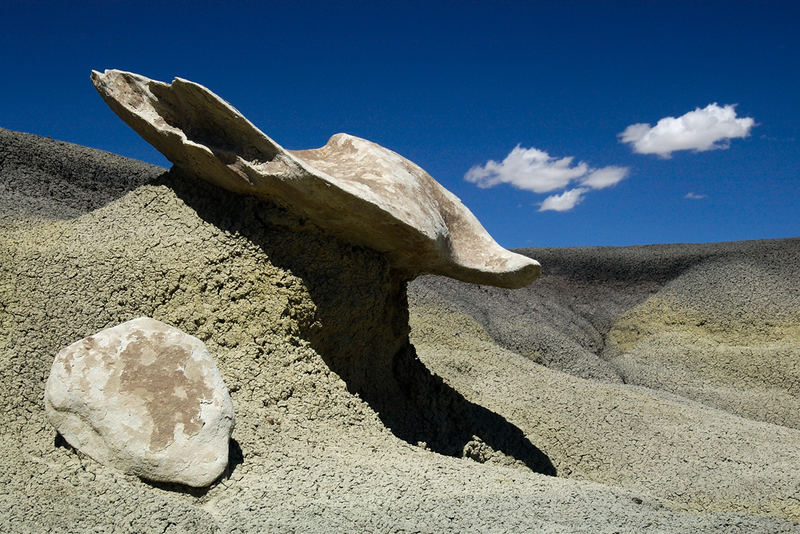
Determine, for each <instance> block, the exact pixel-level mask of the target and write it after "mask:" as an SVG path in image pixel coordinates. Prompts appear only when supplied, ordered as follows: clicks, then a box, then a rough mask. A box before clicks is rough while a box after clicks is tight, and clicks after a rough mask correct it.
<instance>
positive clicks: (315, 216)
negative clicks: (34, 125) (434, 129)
mask: <svg viewBox="0 0 800 534" xmlns="http://www.w3.org/2000/svg"><path fill="white" fill-rule="evenodd" d="M92 81H93V82H94V85H95V87H96V88H97V90H98V91H99V92H100V94H101V95H102V97H103V98H104V99H105V101H106V102H107V103H108V105H109V106H110V107H111V109H113V110H114V112H115V113H117V115H119V116H120V117H121V118H122V119H123V120H124V121H125V122H126V123H128V124H129V125H130V126H131V127H132V128H133V129H134V130H136V131H137V132H138V133H139V134H140V135H141V136H142V137H144V139H145V140H147V141H148V142H149V143H151V144H152V145H153V146H154V147H156V148H157V149H158V150H159V151H161V152H162V153H163V154H164V155H165V156H166V157H167V158H168V159H169V160H170V161H172V162H173V163H174V164H175V165H176V167H178V168H180V169H182V170H184V171H187V172H188V173H190V174H193V175H196V176H199V177H201V178H203V179H205V180H208V181H210V182H212V183H215V184H217V185H219V186H221V187H224V188H226V189H229V190H231V191H234V192H237V193H245V194H252V195H255V196H258V197H262V198H267V199H270V200H271V201H273V202H276V203H278V204H280V205H282V206H284V207H286V208H288V209H290V210H291V211H293V212H295V213H296V214H298V215H300V216H301V217H305V218H307V219H309V220H310V221H312V222H313V223H314V224H316V225H317V226H319V227H321V228H323V229H324V230H326V231H329V232H332V233H334V234H335V235H337V236H338V237H340V238H342V239H344V240H345V241H348V242H350V243H354V244H357V245H362V246H367V247H369V248H372V249H375V250H378V251H379V252H383V253H384V254H386V255H387V257H388V258H389V260H390V262H391V264H392V267H393V268H394V269H395V270H396V271H398V272H400V273H401V274H402V275H403V276H404V277H406V278H408V279H411V278H414V277H415V276H417V275H419V274H422V273H434V274H441V275H445V276H450V277H453V278H457V279H459V280H463V281H467V282H474V283H479V284H488V285H495V286H501V287H508V288H517V287H522V286H525V285H527V284H529V283H530V282H531V281H533V280H534V279H535V278H536V277H537V276H538V275H539V271H540V268H539V264H538V263H537V262H536V261H535V260H532V259H530V258H527V257H525V256H521V255H519V254H515V253H513V252H510V251H508V250H506V249H504V248H503V247H501V246H500V245H498V244H497V243H496V242H495V241H494V240H493V239H492V237H491V236H490V235H489V234H488V233H487V232H486V230H485V229H484V228H483V227H482V226H481V224H480V223H479V222H478V220H477V219H476V218H475V216H474V215H473V214H472V213H471V212H470V211H469V210H468V209H467V208H466V207H465V206H464V205H463V204H462V203H461V201H460V200H459V199H458V198H457V197H456V196H455V195H453V194H452V193H450V192H449V191H447V190H446V189H445V188H443V187H442V186H441V185H439V184H438V183H437V182H436V180H434V179H433V178H432V177H431V176H430V175H429V174H428V173H426V172H425V171H424V170H423V169H421V168H420V167H419V166H417V165H415V164H414V163H412V162H411V161H408V160H407V159H405V158H403V157H402V156H400V155H398V154H396V153H395V152H392V151H391V150H388V149H386V148H383V147H381V146H380V145H377V144H375V143H372V142H370V141H366V140H364V139H360V138H358V137H353V136H351V135H347V134H337V135H334V136H333V137H331V138H330V140H329V141H328V144H326V145H325V146H323V147H322V148H317V149H311V150H299V151H291V150H285V149H284V148H283V147H281V146H280V145H278V144H277V143H276V142H275V141H273V140H272V139H270V138H269V137H267V136H266V135H265V134H263V133H262V132H261V131H260V130H258V128H256V127H255V126H254V125H253V124H252V123H250V122H249V121H248V120H247V119H246V118H245V117H244V116H243V115H242V114H241V113H239V112H238V111H237V110H236V109H234V108H233V107H232V106H231V105H230V104H228V103H227V102H225V101H224V100H222V99H221V98H219V97H218V96H217V95H215V94H214V93H212V92H211V91H209V90H208V89H206V88H205V87H203V86H201V85H198V84H196V83H193V82H190V81H188V80H183V79H181V78H176V79H175V80H174V81H173V82H172V83H171V84H166V83H163V82H158V81H155V80H151V79H149V78H146V77H144V76H140V75H137V74H133V73H129V72H122V71H118V70H107V71H105V72H104V73H99V72H96V71H93V72H92Z"/></svg>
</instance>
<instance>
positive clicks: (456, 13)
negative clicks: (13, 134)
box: [0, 0, 800, 247]
mask: <svg viewBox="0 0 800 534" xmlns="http://www.w3.org/2000/svg"><path fill="white" fill-rule="evenodd" d="M162 4H163V5H162ZM798 21H800V2H784V3H780V2H731V1H728V2H719V3H714V2H699V1H695V2H686V3H682V2H650V1H639V2H618V3H613V2H608V3H607V2H585V3H583V2H547V3H536V2H531V3H528V2H526V3H521V2H520V3H498V2H485V3H484V2H475V3H465V4H462V3H455V2H454V3H435V2H419V3H415V2H405V3H403V4H402V5H401V4H400V3H397V4H394V3H391V4H390V3H384V2H353V3H344V2H341V3H340V2H325V3H311V2H296V3H289V2H274V3H266V2H265V3H263V4H258V3H252V4H250V3H246V2H236V3H235V4H234V5H233V6H225V5H222V4H221V3H203V2H191V3H185V4H178V3H167V2H164V3H152V4H144V3H142V4H128V3H119V2H98V3H89V2H76V3H72V2H69V3H67V2H58V3H56V2H54V3H43V2H14V1H8V0H0V72H1V73H2V81H3V83H2V99H0V126H2V127H5V128H10V129H14V130H20V131H25V132H30V133H35V134H39V135H45V136H50V137H53V138H57V139H62V140H66V141H70V142H74V143H79V144H82V145H87V146H91V147H96V148H101V149H104V150H108V151H111V152H115V153H118V154H122V155H125V156H130V157H134V158H138V159H142V160H145V161H149V162H153V163H158V164H162V165H167V162H166V161H165V160H164V159H163V158H162V157H161V155H160V154H158V152H156V151H155V150H154V149H152V148H151V147H150V146H149V145H148V144H147V143H146V142H145V141H143V140H141V139H140V138H139V137H138V135H137V134H135V133H134V132H133V131H132V130H131V129H130V128H129V127H128V126H127V125H125V124H124V123H123V122H122V121H121V120H120V119H118V118H117V117H116V115H114V114H113V113H112V112H111V110H110V109H109V108H108V107H107V106H106V105H105V103H104V102H103V101H102V99H101V98H100V97H99V95H98V94H97V93H96V92H95V90H94V88H93V87H92V85H91V82H90V81H89V72H90V70H91V69H98V70H103V69H107V68H118V69H122V70H129V71H133V72H137V73H140V74H144V75H146V76H149V77H151V78H155V79H159V80H164V81H170V80H171V79H172V78H173V77H175V76H180V77H183V78H187V79H190V80H192V81H195V82H198V83H201V84H203V85H205V86H206V87H208V88H209V89H211V90H212V91H214V92H216V93H217V94H218V95H220V96H222V97H223V98H225V99H226V100H227V101H229V102H230V103H232V104H233V105H234V106H235V107H237V108H238V109H239V110H240V111H242V112H243V113H244V114H245V115H246V116H247V117H248V118H249V119H250V120H251V121H252V122H253V123H255V124H256V125H257V126H258V127H259V128H261V129H262V130H263V131H264V132H265V133H267V134H268V135H270V136H271V137H272V138H273V139H275V140H276V141H277V142H278V143H280V144H282V145H283V146H285V147H287V148H292V149H299V148H310V147H317V146H321V145H323V144H325V142H326V141H327V139H328V137H329V136H330V135H332V134H334V133H336V132H347V133H351V134H353V135H357V136H360V137H364V138H367V139H370V140H372V141H375V142H378V143H380V144H382V145H384V146H386V147H388V148H390V149H392V150H395V151H396V152H399V153H400V154H402V155H404V156H406V157H407V158H409V159H411V160H413V161H414V162H416V163H418V164H419V165H420V166H422V167H423V168H424V169H426V170H427V171H428V172H430V173H431V175H433V176H434V178H436V179H437V180H439V182H440V183H442V184H443V185H444V186H445V187H447V188H448V189H450V190H451V191H453V192H454V193H455V194H456V195H458V196H459V197H460V198H461V199H462V200H463V201H464V203H465V204H466V205H467V206H468V207H469V208H470V209H471V210H472V211H473V212H474V213H475V214H476V215H477V216H478V218H479V219H480V220H481V221H482V222H483V224H484V226H486V228H487V229H488V230H489V232H490V233H491V234H492V235H493V236H494V237H495V238H496V239H497V240H498V241H499V242H500V243H501V244H502V245H504V246H507V247H526V246H573V245H627V244H639V243H667V242H706V241H728V240H740V239H759V238H769V237H789V236H798V235H800V105H798V97H800V37H798V35H800V32H798V29H797V28H798ZM714 102H717V103H719V104H720V106H722V105H725V104H736V105H737V107H736V108H735V110H736V113H737V114H738V117H752V118H753V119H754V120H755V122H756V126H754V127H753V128H752V129H751V131H750V135H749V136H748V137H745V138H739V139H732V140H731V141H730V148H729V149H727V150H710V151H705V152H695V151H689V150H684V151H677V152H674V153H672V157H671V158H670V159H664V158H661V157H659V156H657V155H654V154H637V153H634V151H633V150H632V148H631V146H630V145H628V144H622V143H620V141H619V139H618V137H617V135H618V134H619V133H620V132H622V131H623V130H625V129H626V127H627V126H629V125H631V124H635V123H650V124H651V125H653V124H655V123H656V122H657V121H658V120H659V119H661V118H663V117H668V116H675V117H677V116H680V115H683V114H684V113H687V112H689V111H692V110H694V109H695V108H704V107H705V106H707V105H709V104H711V103H714ZM518 144H519V145H521V146H522V147H523V148H536V149H538V150H542V151H545V152H547V153H548V154H549V155H550V156H553V157H556V158H563V157H567V156H572V157H574V158H575V163H577V162H578V161H584V162H586V163H587V164H588V165H589V166H591V167H593V168H601V167H605V166H611V165H613V166H621V167H627V168H628V169H629V171H628V172H629V174H628V176H627V178H626V179H624V180H622V181H621V182H619V183H618V184H617V185H616V186H614V187H610V188H606V189H601V190H596V191H591V192H589V193H588V194H586V196H585V199H584V200H583V202H582V203H580V204H578V205H576V206H575V207H574V208H573V209H572V210H569V211H565V212H554V211H545V212H541V211H538V210H539V205H540V203H541V202H542V201H543V200H544V199H545V197H547V196H548V195H549V194H550V193H547V194H536V193H533V192H530V191H525V190H521V189H516V188H513V187H512V186H510V185H508V184H501V185H498V186H496V187H492V188H483V189H482V188H479V187H478V186H477V185H476V184H474V183H470V182H467V181H466V180H465V179H464V175H465V173H467V171H469V169H470V168H472V167H473V166H475V165H482V164H485V163H486V162H487V160H490V159H493V160H497V161H502V160H503V159H504V158H505V157H506V156H507V155H508V154H509V152H510V151H511V150H512V149H513V148H514V147H515V146H517V145H518ZM559 192H560V191H555V193H559ZM689 192H692V193H695V194H696V195H698V196H702V195H705V198H701V199H687V198H685V196H686V194H687V193H689Z"/></svg>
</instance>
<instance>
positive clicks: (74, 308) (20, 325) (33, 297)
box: [0, 130, 800, 533]
mask: <svg viewBox="0 0 800 534" xmlns="http://www.w3.org/2000/svg"><path fill="white" fill-rule="evenodd" d="M517 252H518V253H519V254H521V255H523V256H528V257H531V258H535V259H536V260H538V261H539V262H540V263H541V265H542V275H541V278H540V279H539V280H537V281H535V282H533V283H532V284H531V285H528V286H526V287H524V288H522V289H513V290H512V289H500V288H495V287H488V286H482V285H476V284H473V283H468V282H461V281H456V280H453V279H450V278H440V277H434V276H423V277H420V278H417V279H416V280H414V281H413V282H410V283H406V282H404V281H403V280H402V279H398V277H397V276H395V275H394V274H393V272H394V271H393V270H392V268H391V265H390V263H389V261H388V260H387V256H386V254H384V253H380V252H377V251H376V250H374V249H372V248H369V247H367V246H362V245H354V244H352V243H349V242H347V241H344V240H342V239H340V237H334V236H333V235H332V234H330V233H327V232H323V231H321V230H319V229H318V227H317V226H316V225H314V224H312V223H310V222H309V221H308V220H305V219H304V218H301V217H298V216H296V215H293V214H292V213H290V212H289V211H287V210H286V209H284V208H281V207H278V206H277V205H274V204H271V203H270V202H269V201H267V200H258V199H256V198H253V197H250V196H242V195H239V194H236V193H234V192H230V191H227V190H224V189H222V188H220V187H218V186H216V185H212V184H210V183H206V182H203V181H199V180H197V179H195V178H193V177H191V176H187V175H185V174H182V173H180V172H178V171H175V170H172V171H167V170H166V169H161V168H158V167H154V166H151V165H147V164H144V163H141V162H136V161H132V160H129V159H125V158H122V157H119V156H115V155H112V154H108V153H104V152H100V151H96V150H92V149H88V148H84V147H79V146H75V145H70V144H67V143H63V142H59V141H54V140H51V139H44V138H40V137H36V136H32V135H28V134H23V133H17V132H12V131H8V130H0V395H2V403H3V407H4V409H3V413H4V417H3V424H2V428H1V429H0V448H1V449H2V451H3V454H2V455H0V488H2V490H0V531H3V532H19V533H29V532H34V533H35V532H60V533H61V532H64V533H67V532H76V533H79V532H159V533H177V532H186V533H188V532H192V533H206V532H209V533H210V532H221V533H222V532H239V533H245V532H563V533H573V532H587V533H595V532H608V533H611V532H687V533H689V532H724V533H728V532H739V533H779V532H800V523H798V522H799V521H800V418H798V413H800V411H799V410H798V408H800V402H799V401H798V399H800V276H798V267H797V266H798V264H800V240H798V239H784V240H770V241H754V242H742V243H724V244H709V245H664V246H646V247H625V248H580V249H539V250H521V251H517ZM142 316H146V317H152V318H154V319H157V320H159V321H163V322H164V323H167V324H169V325H172V326H174V327H176V328H179V329H181V330H182V331H184V332H186V333H188V334H190V335H192V336H195V337H197V338H199V339H200V340H202V341H203V342H204V343H205V345H206V347H207V348H208V351H209V353H210V354H211V355H212V356H213V358H214V360H215V361H216V365H217V366H218V368H219V372H220V373H221V375H222V377H223V379H224V381H225V384H226V385H227V388H228V390H229V392H230V395H231V398H232V401H233V406H234V411H235V414H236V427H235V430H234V431H233V435H232V441H231V443H230V452H229V464H228V467H227V469H226V472H225V473H224V474H223V476H222V477H221V478H220V479H219V480H217V481H216V482H215V483H214V484H212V485H211V486H209V487H207V488H204V489H198V488H189V487H186V486H181V485H178V484H164V483H153V482H147V481H145V480H142V479H140V478H137V477H136V476H132V475H125V474H122V473H120V472H119V471H117V470H115V469H113V468H110V467H106V466H103V465H101V464H100V463H98V462H96V461H94V460H92V459H91V458H89V457H87V456H85V455H83V454H81V453H80V452H77V451H76V450H74V449H73V448H71V447H70V446H69V445H68V444H67V443H66V442H65V441H64V439H63V438H62V437H61V436H59V435H58V434H57V433H56V432H55V430H54V429H53V427H52V426H50V424H49V423H48V421H47V420H46V418H45V412H44V405H43V395H44V388H45V382H46V381H47V378H48V374H49V373H50V368H51V365H52V364H53V358H54V356H55V354H56V353H57V352H58V351H59V350H61V349H62V348H64V347H66V346H68V345H70V344H71V343H73V342H75V341H76V340H79V339H81V338H84V337H86V336H88V335H90V334H93V333H95V332H98V331H100V330H103V329H105V328H108V327H112V326H115V325H117V324H120V323H123V322H125V321H128V320H131V319H134V318H136V317H142Z"/></svg>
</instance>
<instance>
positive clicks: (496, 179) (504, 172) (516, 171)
mask: <svg viewBox="0 0 800 534" xmlns="http://www.w3.org/2000/svg"><path fill="white" fill-rule="evenodd" d="M626 176H628V168H627V167H617V166H614V165H611V166H608V167H602V168H600V169H595V168H592V167H590V166H589V165H588V164H586V163H584V162H582V161H580V162H577V163H575V158H573V157H571V156H570V157H565V158H555V157H553V156H551V155H550V154H548V153H547V152H545V151H544V150H539V149H536V148H523V147H522V146H520V145H517V146H516V147H515V148H514V149H513V150H512V151H511V152H509V154H508V156H506V157H505V159H504V160H503V161H501V162H497V161H495V160H489V161H487V162H486V163H485V164H484V165H476V166H474V167H472V168H471V169H470V170H469V171H468V172H467V174H465V175H464V179H465V180H467V181H468V182H472V183H474V184H476V185H477V186H478V187H482V188H488V187H494V186H496V185H499V184H510V185H512V186H514V187H516V188H518V189H524V190H526V191H532V192H534V193H550V192H552V191H558V190H559V189H564V188H565V187H567V186H569V185H570V184H571V183H573V182H577V183H578V185H579V187H577V188H574V189H571V190H569V191H564V192H563V193H562V194H560V195H552V196H549V197H547V198H546V199H545V200H544V202H542V203H541V204H540V206H541V209H540V210H539V211H547V210H554V211H567V210H570V209H572V208H573V207H575V206H576V205H577V204H578V203H579V202H580V201H581V200H582V199H583V195H584V194H585V193H586V192H588V191H589V190H590V189H604V188H606V187H611V186H613V185H616V184H618V183H619V182H620V181H621V180H623V179H624V178H625V177H626Z"/></svg>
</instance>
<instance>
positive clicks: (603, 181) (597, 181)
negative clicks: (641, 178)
mask: <svg viewBox="0 0 800 534" xmlns="http://www.w3.org/2000/svg"><path fill="white" fill-rule="evenodd" d="M628 170H629V169H628V167H617V166H616V165H609V166H608V167H603V168H602V169H597V170H595V171H592V172H591V173H590V174H589V175H588V176H587V177H586V178H584V179H583V180H581V185H585V186H587V187H591V188H592V189H605V188H606V187H611V186H612V185H617V184H618V183H619V182H621V181H622V180H623V179H624V178H625V177H626V176H628Z"/></svg>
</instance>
